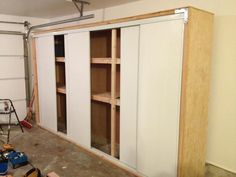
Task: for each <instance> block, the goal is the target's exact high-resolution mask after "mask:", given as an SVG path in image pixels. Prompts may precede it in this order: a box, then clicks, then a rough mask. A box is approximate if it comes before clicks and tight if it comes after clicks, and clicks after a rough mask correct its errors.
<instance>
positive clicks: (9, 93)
mask: <svg viewBox="0 0 236 177" xmlns="http://www.w3.org/2000/svg"><path fill="white" fill-rule="evenodd" d="M24 60H25V58H24V43H23V36H22V35H9V34H0V98H1V99H2V98H9V99H12V100H13V104H14V105H15V108H16V111H17V113H18V116H19V119H20V120H22V119H24V118H25V116H26V89H25V65H24V63H25V62H24ZM4 120H5V116H2V115H1V117H0V121H1V122H2V121H4Z"/></svg>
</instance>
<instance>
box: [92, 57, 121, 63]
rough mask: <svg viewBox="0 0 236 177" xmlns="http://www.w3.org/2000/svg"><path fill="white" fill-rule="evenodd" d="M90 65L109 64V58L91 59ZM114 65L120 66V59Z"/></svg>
mask: <svg viewBox="0 0 236 177" xmlns="http://www.w3.org/2000/svg"><path fill="white" fill-rule="evenodd" d="M91 63H93V64H111V63H112V60H111V58H92V60H91ZM116 64H120V58H117V59H116Z"/></svg>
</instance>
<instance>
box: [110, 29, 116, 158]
mask: <svg viewBox="0 0 236 177" xmlns="http://www.w3.org/2000/svg"><path fill="white" fill-rule="evenodd" d="M111 40H112V41H111V47H112V48H111V59H112V64H111V156H113V157H115V154H116V126H117V125H116V58H117V56H116V54H117V52H116V50H117V30H116V29H112V38H111Z"/></svg>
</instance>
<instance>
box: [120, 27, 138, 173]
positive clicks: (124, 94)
mask: <svg viewBox="0 0 236 177" xmlns="http://www.w3.org/2000/svg"><path fill="white" fill-rule="evenodd" d="M139 29H140V27H139V26H134V27H126V28H122V29H121V79H120V80H121V100H120V101H121V103H120V160H121V161H122V162H124V163H126V164H127V165H129V166H131V167H133V168H136V157H137V148H136V147H137V141H136V140H137V133H136V132H137V87H138V60H139Z"/></svg>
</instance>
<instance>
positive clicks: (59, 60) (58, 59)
mask: <svg viewBox="0 0 236 177" xmlns="http://www.w3.org/2000/svg"><path fill="white" fill-rule="evenodd" d="M56 62H62V63H65V57H56Z"/></svg>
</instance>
